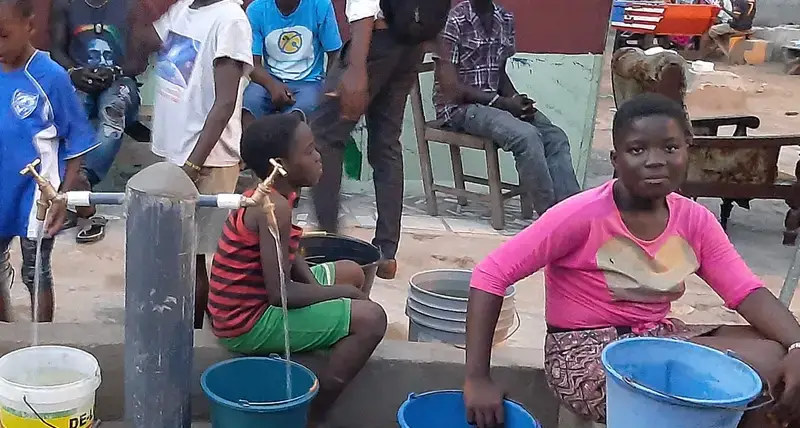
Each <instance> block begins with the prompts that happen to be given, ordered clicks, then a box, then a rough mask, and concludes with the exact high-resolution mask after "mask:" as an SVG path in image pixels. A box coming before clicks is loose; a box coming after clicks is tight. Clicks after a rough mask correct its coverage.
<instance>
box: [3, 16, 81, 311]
mask: <svg viewBox="0 0 800 428" xmlns="http://www.w3.org/2000/svg"><path fill="white" fill-rule="evenodd" d="M32 17H33V6H32V4H31V0H0V66H1V68H0V105H2V106H3V108H2V109H0V112H2V113H0V115H2V118H0V321H4V322H9V321H11V307H10V305H9V299H8V294H9V288H10V287H11V283H12V282H13V276H14V275H13V270H12V267H11V264H10V260H9V259H10V256H9V251H10V246H11V242H12V241H13V239H14V238H15V237H17V236H18V237H20V243H21V249H22V282H23V283H24V284H25V285H26V286H27V287H28V291H30V292H31V302H33V294H34V289H33V287H34V273H35V272H34V271H35V262H36V238H37V237H38V236H39V233H41V232H43V237H44V239H43V240H42V250H41V265H40V270H39V274H40V275H39V276H40V281H39V290H38V296H39V310H38V311H37V312H36V313H34V314H33V315H34V319H35V320H37V321H40V322H50V321H52V320H53V308H54V306H55V299H54V296H53V290H52V286H53V276H52V273H51V271H50V255H51V252H52V250H53V236H55V234H56V233H58V231H59V230H60V229H61V226H62V225H63V224H64V219H65V217H66V206H65V205H64V204H63V203H54V204H53V206H52V207H51V208H50V209H49V210H48V216H47V219H46V220H45V224H44V225H42V224H41V222H39V221H38V220H37V219H36V201H37V199H38V198H39V194H40V193H39V189H38V186H37V185H36V182H35V181H34V180H33V178H32V177H30V176H23V175H21V174H20V170H22V169H23V168H25V166H26V165H27V164H29V163H31V162H32V161H34V160H35V159H40V160H41V164H40V165H39V167H38V172H39V174H41V175H42V177H44V178H45V179H47V180H49V181H50V183H51V184H52V185H53V186H54V187H55V188H56V189H59V188H66V189H69V188H71V187H72V186H74V185H75V183H76V179H77V178H78V170H79V168H80V166H81V158H82V156H83V154H84V153H86V152H88V151H89V150H91V149H93V148H94V147H95V145H96V143H95V139H94V132H93V131H92V127H91V125H90V124H89V121H88V119H87V118H86V114H85V113H84V110H83V107H82V106H81V103H80V101H79V100H78V96H77V94H76V93H75V89H74V88H73V86H72V83H71V81H70V78H69V76H68V75H67V72H66V70H64V68H63V67H61V66H60V65H58V64H56V63H55V62H54V61H53V60H51V59H50V57H49V55H48V54H46V53H44V52H41V51H38V50H36V49H34V47H33V46H32V45H31V42H30V36H31V33H32V29H33V23H32ZM42 226H44V228H43V229H42Z"/></svg>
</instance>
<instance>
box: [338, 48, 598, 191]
mask: <svg viewBox="0 0 800 428" xmlns="http://www.w3.org/2000/svg"><path fill="white" fill-rule="evenodd" d="M601 70H602V55H594V54H584V55H562V54H529V53H523V54H518V55H516V56H515V57H514V58H512V60H511V61H510V62H509V69H508V73H509V76H510V77H511V79H512V80H513V81H514V84H515V86H516V87H517V89H518V90H519V91H520V92H523V93H527V94H529V95H530V96H531V97H533V98H534V99H535V100H536V102H537V107H538V108H539V109H540V110H541V111H542V112H544V113H545V114H546V115H547V116H548V117H549V118H550V120H552V121H553V123H555V124H556V125H558V126H560V127H561V128H563V129H564V131H566V133H567V135H569V138H570V146H571V148H572V161H573V165H574V166H575V171H576V173H577V175H578V181H579V182H582V181H583V179H584V177H585V175H586V163H587V160H588V157H589V153H590V151H591V142H592V132H593V130H594V118H595V109H596V105H597V91H598V88H599V82H600V73H601ZM420 80H421V83H422V98H423V102H424V104H425V114H426V117H427V118H428V119H432V118H433V117H434V115H435V113H434V109H433V104H432V103H431V94H432V87H433V76H432V74H431V73H427V75H422V77H421V79H420ZM354 137H355V139H356V144H358V146H359V149H361V151H362V153H366V143H367V141H366V138H367V132H366V130H365V129H363V127H361V126H359V127H358V128H357V130H356V131H355V132H354ZM400 139H401V142H402V143H403V149H404V151H403V154H404V156H405V157H404V160H405V174H406V184H407V186H406V188H407V193H413V194H417V193H419V192H421V190H422V181H421V175H420V168H419V156H418V154H417V153H418V152H417V140H416V137H415V135H414V125H413V119H412V116H411V103H408V104H407V105H406V115H405V121H404V126H403V134H402V136H401V137H400ZM463 152H464V154H463V160H464V170H465V172H466V173H468V174H473V175H478V176H486V161H485V158H484V155H483V152H482V151H481V152H479V151H474V150H468V149H464V150H463ZM431 157H432V161H433V170H434V177H435V178H436V180H437V181H442V182H445V183H446V182H450V183H452V180H453V174H452V167H451V166H450V154H449V151H448V149H447V146H445V145H443V144H432V146H431ZM363 158H364V159H363V160H362V169H361V171H362V173H361V181H358V182H357V181H354V180H349V181H348V182H346V183H345V186H346V189H347V190H349V191H353V192H358V191H363V190H367V189H368V188H369V187H371V186H372V183H371V177H372V170H371V169H370V168H369V164H368V163H367V160H366V156H364V157H363ZM501 172H502V176H503V179H504V180H508V181H511V182H516V181H517V172H516V169H515V167H514V160H513V157H511V155H509V154H508V153H502V156H501Z"/></svg>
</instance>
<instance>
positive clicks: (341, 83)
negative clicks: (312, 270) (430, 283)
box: [309, 0, 450, 279]
mask: <svg viewBox="0 0 800 428" xmlns="http://www.w3.org/2000/svg"><path fill="white" fill-rule="evenodd" d="M384 7H385V8H386V10H382V9H383V8H384ZM449 9H450V0H347V6H346V12H345V14H346V15H347V21H348V22H349V23H350V40H349V41H348V42H347V43H346V44H345V45H344V47H343V48H342V51H341V54H340V57H339V60H338V61H335V63H334V65H333V67H332V69H331V70H330V72H329V74H328V79H327V81H326V85H325V89H326V93H325V97H324V98H323V100H322V102H321V104H320V106H319V108H318V109H317V110H316V111H314V112H312V113H311V115H310V116H309V125H310V126H311V130H312V131H313V133H314V136H315V138H316V141H317V148H318V150H319V152H320V154H321V155H322V163H323V168H322V179H321V180H320V182H319V184H317V185H316V186H315V187H314V188H313V197H314V206H315V210H316V215H317V221H318V222H319V226H320V228H321V229H323V230H324V231H326V232H328V233H337V232H338V228H339V225H338V222H339V191H340V190H341V185H342V162H343V157H344V143H345V141H346V140H347V138H348V137H349V136H350V132H352V131H353V129H354V128H355V126H356V123H357V122H358V121H359V119H360V118H361V116H365V118H366V122H367V132H368V134H369V138H368V142H367V144H368V149H367V158H368V160H369V163H370V165H371V166H372V168H373V170H374V171H373V175H372V177H373V181H374V182H375V198H376V205H377V211H378V220H377V224H376V227H375V238H374V239H373V240H372V243H373V244H374V245H375V246H377V247H378V248H379V249H380V250H381V252H382V254H383V258H384V260H383V261H382V262H381V264H380V266H379V267H378V273H377V275H378V277H380V278H384V279H392V278H394V276H395V274H396V271H397V262H396V261H395V254H396V253H397V247H398V244H399V242H400V221H401V217H402V214H403V147H402V145H401V143H400V140H399V138H400V131H401V127H402V124H403V116H404V112H405V105H406V98H407V97H408V93H409V92H410V91H411V87H412V85H413V84H414V79H416V78H417V66H418V65H419V64H420V62H421V61H422V56H423V54H424V52H423V48H422V43H423V42H425V41H428V40H433V39H435V37H436V35H438V33H439V31H441V29H442V28H443V27H444V23H445V21H446V19H447V12H448V11H449Z"/></svg>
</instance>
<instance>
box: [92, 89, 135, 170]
mask: <svg viewBox="0 0 800 428" xmlns="http://www.w3.org/2000/svg"><path fill="white" fill-rule="evenodd" d="M78 94H79V95H80V97H81V100H82V101H83V106H84V108H85V109H86V114H88V115H89V119H91V120H92V121H93V122H94V123H95V127H96V128H97V136H96V141H97V142H98V143H100V146H99V147H97V148H96V149H94V150H92V151H90V152H89V153H87V154H86V156H85V158H84V163H83V165H84V171H85V173H86V178H87V179H88V180H89V184H91V185H92V186H94V185H95V184H97V183H99V182H101V181H103V179H104V178H105V177H106V174H108V171H109V170H110V169H111V165H112V164H113V163H114V158H116V157H117V153H119V149H120V147H122V138H123V136H124V135H125V127H126V126H127V125H129V124H131V123H133V122H134V121H136V119H137V116H138V115H139V104H140V102H141V100H140V98H139V88H138V87H137V85H136V81H135V80H134V79H132V78H130V77H122V78H120V79H117V80H116V81H114V83H113V84H111V86H110V87H109V88H108V89H106V90H104V91H102V92H100V93H98V94H87V93H85V92H81V91H78Z"/></svg>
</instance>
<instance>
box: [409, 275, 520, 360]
mask: <svg viewBox="0 0 800 428" xmlns="http://www.w3.org/2000/svg"><path fill="white" fill-rule="evenodd" d="M471 277H472V271H470V270H463V269H437V270H431V271H425V272H419V273H417V274H415V275H414V276H413V277H411V280H410V281H409V288H408V299H407V300H406V316H408V341H409V342H438V343H449V344H451V345H457V346H464V345H466V333H467V302H468V300H469V299H468V296H469V288H470V286H469V281H470V278H471ZM515 295H516V288H515V287H514V286H513V285H512V286H511V287H509V288H508V289H507V290H506V295H505V297H504V298H503V306H502V307H501V309H500V316H499V317H498V320H497V326H496V327H495V333H494V344H495V345H498V344H500V343H502V342H504V341H505V340H506V339H508V338H509V337H510V335H511V332H513V326H514V319H515V317H516V307H515V305H514V296H515Z"/></svg>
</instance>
